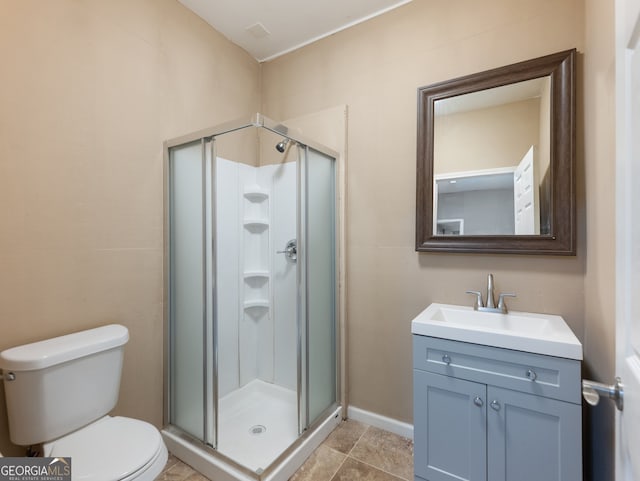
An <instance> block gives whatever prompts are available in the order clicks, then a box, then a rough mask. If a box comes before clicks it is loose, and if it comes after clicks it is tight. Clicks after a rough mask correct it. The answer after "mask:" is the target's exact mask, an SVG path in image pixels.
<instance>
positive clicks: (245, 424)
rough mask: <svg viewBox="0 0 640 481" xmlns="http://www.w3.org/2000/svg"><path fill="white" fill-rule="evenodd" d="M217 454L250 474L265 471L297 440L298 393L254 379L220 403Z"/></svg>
mask: <svg viewBox="0 0 640 481" xmlns="http://www.w3.org/2000/svg"><path fill="white" fill-rule="evenodd" d="M218 410H219V415H218V430H219V431H218V451H220V453H222V454H224V455H225V456H227V457H229V458H231V459H233V460H234V461H235V462H237V463H238V464H241V465H243V466H245V467H247V468H249V469H250V470H251V471H254V472H255V471H257V470H259V469H265V468H266V467H267V466H269V465H270V464H271V463H272V462H273V461H275V459H276V458H277V457H278V456H279V455H280V454H282V452H283V451H284V450H285V449H287V448H288V447H289V446H291V444H292V443H293V442H294V441H295V440H296V439H297V438H298V408H297V394H296V392H295V391H292V390H290V389H286V388H283V387H281V386H277V385H275V384H270V383H267V382H264V381H260V380H254V381H251V382H250V383H248V384H247V385H246V386H244V387H241V388H240V389H237V390H235V391H233V392H231V393H229V394H227V395H226V396H225V397H223V398H221V399H220V401H219V402H218Z"/></svg>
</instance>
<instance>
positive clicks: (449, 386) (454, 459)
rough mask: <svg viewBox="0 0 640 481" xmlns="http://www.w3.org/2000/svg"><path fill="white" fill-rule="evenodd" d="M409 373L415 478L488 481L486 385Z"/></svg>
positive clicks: (446, 480) (428, 374)
mask: <svg viewBox="0 0 640 481" xmlns="http://www.w3.org/2000/svg"><path fill="white" fill-rule="evenodd" d="M413 373H414V384H413V385H414V390H413V412H414V417H413V422H414V469H415V474H416V476H417V477H420V478H421V479H425V480H428V481H450V480H455V481H463V480H469V481H486V479H487V464H486V463H487V441H486V392H487V387H486V385H484V384H479V383H476V382H471V381H464V380H461V379H456V378H453V377H448V376H442V375H440V374H433V373H430V372H425V371H419V370H414V371H413ZM416 479H417V478H416Z"/></svg>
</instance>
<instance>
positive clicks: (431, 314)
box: [411, 303, 582, 360]
mask: <svg viewBox="0 0 640 481" xmlns="http://www.w3.org/2000/svg"><path fill="white" fill-rule="evenodd" d="M411 332H412V333H413V334H418V335H421V336H432V337H440V338H444V339H452V340H455V341H463V342H471V343H474V344H483V345H486V346H494V347H503V348H506V349H514V350H516V351H525V352H533V353H536V354H545V355H548V356H556V357H564V358H568V359H577V360H582V344H580V341H578V339H577V338H576V336H575V334H574V333H573V331H571V328H570V327H569V326H568V325H567V323H566V322H565V321H564V319H562V317H560V316H554V315H550V314H535V313H531V312H515V311H514V312H509V313H508V314H500V313H494V312H481V311H475V310H473V308H472V307H466V306H456V305H450V304H435V303H434V304H431V305H430V306H429V307H427V308H426V309H425V310H424V311H422V312H421V313H420V314H418V316H417V317H416V318H415V319H414V320H413V321H412V322H411Z"/></svg>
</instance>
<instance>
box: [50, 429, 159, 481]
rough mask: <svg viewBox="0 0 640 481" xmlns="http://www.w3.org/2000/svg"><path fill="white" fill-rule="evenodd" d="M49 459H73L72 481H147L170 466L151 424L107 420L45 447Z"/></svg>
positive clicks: (156, 432)
mask: <svg viewBox="0 0 640 481" xmlns="http://www.w3.org/2000/svg"><path fill="white" fill-rule="evenodd" d="M44 452H45V455H46V456H52V457H67V456H68V457H71V476H72V479H73V481H116V480H118V481H129V480H133V479H136V480H139V481H147V480H153V479H155V478H156V477H157V476H158V475H159V474H160V472H161V471H162V469H163V468H164V466H165V464H166V462H167V448H166V447H165V445H164V442H163V441H162V436H161V435H160V433H159V432H158V430H157V429H156V428H155V427H154V426H152V425H151V424H149V423H146V422H144V421H139V420H137V419H131V418H125V417H119V416H117V417H111V416H105V417H103V418H101V419H99V420H98V421H95V422H94V423H92V424H89V425H88V426H85V427H84V428H82V429H79V430H77V431H75V432H73V433H71V434H69V435H67V436H63V437H62V438H58V439H56V440H55V441H52V442H51V443H48V444H45V445H44Z"/></svg>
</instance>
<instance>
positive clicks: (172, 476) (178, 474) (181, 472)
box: [157, 461, 198, 481]
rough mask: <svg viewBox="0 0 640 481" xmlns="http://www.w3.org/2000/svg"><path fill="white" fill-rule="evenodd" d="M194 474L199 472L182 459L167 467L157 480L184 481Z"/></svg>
mask: <svg viewBox="0 0 640 481" xmlns="http://www.w3.org/2000/svg"><path fill="white" fill-rule="evenodd" d="M194 474H198V473H197V472H196V471H195V470H194V469H193V468H191V467H190V466H188V465H186V464H184V463H183V462H181V461H177V462H175V463H174V464H173V465H171V466H170V467H168V468H165V469H164V471H162V473H160V476H158V478H157V481H184V480H186V479H187V478H188V477H189V476H193V475H194Z"/></svg>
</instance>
